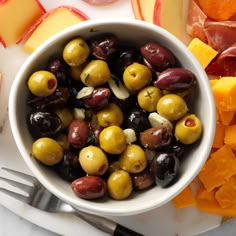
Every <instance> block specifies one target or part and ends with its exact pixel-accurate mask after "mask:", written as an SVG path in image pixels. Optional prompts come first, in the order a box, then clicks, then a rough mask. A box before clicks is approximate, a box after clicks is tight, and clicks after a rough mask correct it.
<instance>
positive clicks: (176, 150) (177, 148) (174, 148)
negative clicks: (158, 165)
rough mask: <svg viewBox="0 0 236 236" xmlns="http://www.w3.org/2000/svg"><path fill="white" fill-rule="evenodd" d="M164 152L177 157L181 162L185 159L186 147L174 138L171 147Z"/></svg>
mask: <svg viewBox="0 0 236 236" xmlns="http://www.w3.org/2000/svg"><path fill="white" fill-rule="evenodd" d="M163 150H165V151H166V152H168V153H171V154H173V155H175V156H176V157H177V158H178V159H179V160H182V159H183V157H184V152H185V145H184V144H183V143H181V142H180V141H178V140H176V138H175V137H173V138H172V141H171V143H170V145H168V146H166V147H165V148H164V149H163Z"/></svg>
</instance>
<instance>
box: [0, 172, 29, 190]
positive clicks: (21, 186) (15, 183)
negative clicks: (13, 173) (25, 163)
mask: <svg viewBox="0 0 236 236" xmlns="http://www.w3.org/2000/svg"><path fill="white" fill-rule="evenodd" d="M0 179H1V180H3V181H4V182H6V183H8V184H10V185H12V186H14V187H16V188H18V189H20V190H22V191H24V192H26V193H27V194H30V193H31V192H32V191H33V187H32V186H30V185H27V184H23V183H20V182H18V181H15V180H11V179H7V178H4V177H2V176H0Z"/></svg>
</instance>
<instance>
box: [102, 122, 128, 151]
mask: <svg viewBox="0 0 236 236" xmlns="http://www.w3.org/2000/svg"><path fill="white" fill-rule="evenodd" d="M99 144H100V147H101V148H102V149H103V150H104V151H105V152H107V153H110V154H120V153H122V152H123V151H124V150H125V148H126V145H127V144H126V138H125V134H124V132H123V130H122V129H121V128H120V127H119V126H115V125H112V126H109V127H107V128H104V129H103V130H102V131H101V133H100V134H99Z"/></svg>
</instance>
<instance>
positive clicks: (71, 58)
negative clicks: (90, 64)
mask: <svg viewBox="0 0 236 236" xmlns="http://www.w3.org/2000/svg"><path fill="white" fill-rule="evenodd" d="M89 53H90V49H89V46H88V44H87V43H86V42H85V41H84V39H82V38H75V39H72V40H71V41H70V42H69V43H67V44H66V46H65V47H64V49H63V59H64V60H65V62H66V63H67V64H68V65H70V66H80V65H82V64H83V63H84V62H85V61H86V60H87V57H88V55H89Z"/></svg>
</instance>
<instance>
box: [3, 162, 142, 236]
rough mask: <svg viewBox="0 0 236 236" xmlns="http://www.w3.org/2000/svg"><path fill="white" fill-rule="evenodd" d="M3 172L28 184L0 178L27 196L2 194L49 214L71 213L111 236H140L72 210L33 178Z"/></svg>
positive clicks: (106, 221) (120, 226)
mask: <svg viewBox="0 0 236 236" xmlns="http://www.w3.org/2000/svg"><path fill="white" fill-rule="evenodd" d="M2 169H3V170H5V171H7V172H9V173H11V174H13V175H15V176H18V177H20V178H22V179H24V180H26V181H27V182H29V183H30V185H28V184H23V183H20V182H18V181H15V180H12V179H8V178H5V177H2V176H0V179H1V180H3V181H5V182H7V183H8V184H10V185H12V186H14V187H16V188H19V189H20V190H22V191H23V192H25V193H26V194H27V195H28V196H26V195H23V194H19V193H16V192H13V191H10V190H8V189H5V188H1V187H0V192H3V193H5V194H7V195H9V196H11V197H13V198H15V199H18V200H20V201H22V202H24V203H26V204H28V205H30V206H32V207H35V208H37V209H40V210H43V211H46V212H51V213H59V212H60V213H72V214H75V215H77V216H78V217H80V218H81V219H83V220H84V221H86V222H87V223H89V224H91V225H93V226H94V227H96V228H98V229H100V230H102V231H103V232H106V233H108V234H110V235H113V236H142V234H139V233H137V232H135V231H133V230H131V229H128V228H126V227H124V226H122V225H120V224H118V223H116V222H113V221H111V220H109V219H107V218H105V217H101V216H98V215H92V214H89V213H85V212H81V211H78V210H77V209H74V208H73V207H72V206H70V205H69V204H67V203H65V202H63V201H62V200H60V199H59V198H58V197H56V196H55V195H53V194H51V193H50V192H49V191H48V190H47V189H46V188H45V187H44V186H43V185H42V184H41V183H40V182H39V181H38V180H37V179H36V178H35V177H33V176H31V175H28V174H25V173H22V172H19V171H16V170H12V169H9V168H5V167H3V168H2Z"/></svg>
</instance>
